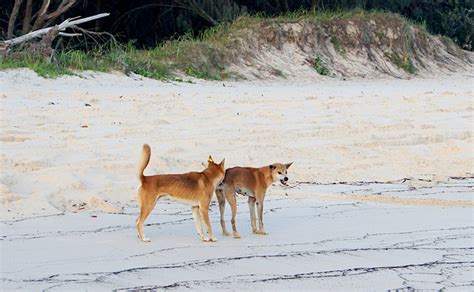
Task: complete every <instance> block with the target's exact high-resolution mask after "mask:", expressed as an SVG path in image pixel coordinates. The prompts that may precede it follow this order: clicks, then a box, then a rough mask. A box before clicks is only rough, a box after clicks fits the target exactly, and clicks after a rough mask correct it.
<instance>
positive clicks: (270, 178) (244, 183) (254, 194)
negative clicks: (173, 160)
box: [216, 162, 293, 238]
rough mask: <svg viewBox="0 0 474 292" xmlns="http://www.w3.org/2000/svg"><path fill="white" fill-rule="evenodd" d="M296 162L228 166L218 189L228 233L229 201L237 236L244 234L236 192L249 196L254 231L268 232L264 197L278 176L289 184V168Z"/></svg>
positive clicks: (217, 194)
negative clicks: (239, 227) (237, 221)
mask: <svg viewBox="0 0 474 292" xmlns="http://www.w3.org/2000/svg"><path fill="white" fill-rule="evenodd" d="M291 164H293V162H292V163H288V164H281V163H275V164H272V165H270V166H264V167H260V168H253V167H233V168H229V169H227V170H226V173H225V178H224V180H223V181H222V183H221V184H220V185H219V186H218V187H217V189H216V196H217V200H218V201H219V210H220V213H221V226H222V232H223V234H224V235H229V234H228V233H227V230H226V228H225V222H224V210H225V201H226V200H227V202H229V204H230V208H231V210H232V220H231V222H232V231H233V234H234V237H235V238H240V235H239V233H238V232H237V229H236V227H235V215H236V213H237V201H236V198H235V195H236V193H237V194H241V195H244V196H248V197H249V199H248V204H249V209H250V222H251V224H252V231H253V233H255V234H267V233H266V232H265V228H264V226H263V200H264V199H265V193H266V192H267V189H268V187H269V186H270V185H271V184H272V183H273V182H275V181H277V180H278V179H280V182H281V183H282V184H283V185H287V181H288V176H287V175H286V174H287V169H288V168H289V167H290V166H291ZM255 203H257V209H258V226H259V228H258V229H257V224H256V219H255Z"/></svg>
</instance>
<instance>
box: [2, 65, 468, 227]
mask: <svg viewBox="0 0 474 292" xmlns="http://www.w3.org/2000/svg"><path fill="white" fill-rule="evenodd" d="M471 75H472V74H471V73H463V74H456V75H451V76H443V77H439V78H437V79H413V80H397V79H389V80H354V81H340V80H337V79H332V78H326V79H322V80H321V81H319V82H314V83H308V82H306V83H299V84H298V83H283V82H280V83H274V82H273V83H261V82H259V83H251V82H203V81H198V82H197V84H188V83H163V82H158V81H154V80H150V79H141V78H135V79H140V80H135V79H134V78H129V77H126V76H123V75H120V74H99V73H94V74H90V73H85V74H83V77H82V78H80V77H76V76H69V77H62V78H58V79H43V78H40V77H37V76H36V74H34V73H32V72H31V71H28V70H14V71H7V72H0V82H1V83H0V87H1V113H0V114H1V130H0V141H1V145H2V146H1V165H2V176H1V181H0V182H1V185H0V191H1V195H0V198H1V202H2V204H1V214H2V217H3V218H5V219H7V218H19V217H22V216H31V215H35V214H51V213H57V211H58V209H59V210H60V211H67V210H70V211H75V210H78V209H81V210H87V209H88V208H90V207H93V208H98V209H100V210H104V211H114V210H115V211H117V210H119V209H120V207H121V206H122V204H126V203H128V202H130V201H131V200H134V199H135V189H136V186H137V180H136V178H135V169H136V164H137V161H138V157H139V153H140V150H141V145H142V144H143V143H149V144H150V145H151V147H152V159H151V163H150V165H149V167H148V168H147V170H146V172H147V173H148V174H152V173H169V172H174V173H179V172H187V171H194V170H200V169H202V166H201V164H202V163H203V162H205V161H206V158H207V156H208V155H209V154H212V155H214V157H215V158H216V159H218V160H219V159H221V158H223V157H225V158H226V162H227V166H229V167H230V166H235V165H255V166H261V165H267V164H270V163H273V162H290V161H294V162H295V163H294V165H293V166H292V168H291V169H290V173H289V174H290V180H291V181H292V182H293V183H294V182H295V181H310V182H318V183H324V182H337V181H349V182H350V181H390V180H397V179H401V178H405V177H408V178H422V179H428V180H433V181H446V179H447V178H448V177H449V176H466V175H470V174H472V173H474V171H473V158H474V150H473V144H474V143H473V141H474V140H473V125H474V119H473V108H474V107H473V97H474V90H473V89H474V88H473V82H472V81H473V77H472V76H471ZM86 103H87V104H90V105H91V106H86V105H85V104H86ZM82 126H87V128H83V127H82ZM414 181H416V180H414ZM105 201H107V202H105ZM84 203H86V204H84ZM109 203H111V204H109Z"/></svg>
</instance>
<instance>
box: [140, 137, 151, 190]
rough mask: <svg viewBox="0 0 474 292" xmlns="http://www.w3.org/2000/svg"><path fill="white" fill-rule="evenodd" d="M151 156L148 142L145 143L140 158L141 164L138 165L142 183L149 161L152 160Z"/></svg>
mask: <svg viewBox="0 0 474 292" xmlns="http://www.w3.org/2000/svg"><path fill="white" fill-rule="evenodd" d="M150 156H151V149H150V146H149V145H148V144H143V150H142V158H141V160H140V164H139V165H138V179H139V180H140V182H141V183H142V184H143V181H144V180H145V176H144V175H143V171H144V170H145V168H146V167H147V165H148V162H150Z"/></svg>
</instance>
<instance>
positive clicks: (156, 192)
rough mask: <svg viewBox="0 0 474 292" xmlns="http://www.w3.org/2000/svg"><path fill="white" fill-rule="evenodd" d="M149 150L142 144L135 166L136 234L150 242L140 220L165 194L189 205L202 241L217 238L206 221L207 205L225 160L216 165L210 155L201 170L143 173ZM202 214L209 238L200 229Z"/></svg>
mask: <svg viewBox="0 0 474 292" xmlns="http://www.w3.org/2000/svg"><path fill="white" fill-rule="evenodd" d="M150 155H151V149H150V146H148V145H147V144H145V145H143V152H142V158H141V162H140V165H139V167H138V178H139V179H140V182H141V185H140V187H139V188H138V206H139V208H140V216H138V218H137V221H136V223H137V230H138V237H139V238H140V239H141V240H142V241H145V242H148V241H150V239H149V238H146V237H145V235H144V234H143V223H144V222H145V220H146V218H147V217H148V215H150V213H151V211H152V210H153V208H154V207H155V204H156V202H157V201H158V199H159V198H161V197H165V196H168V197H170V198H171V199H173V200H176V201H180V202H183V203H186V204H188V205H191V211H192V213H193V216H194V222H195V223H196V230H197V233H198V234H199V236H201V239H202V240H203V241H216V238H215V237H214V234H213V233H212V228H211V224H210V222H209V204H210V203H211V199H212V194H213V193H214V190H215V189H216V186H217V185H218V184H219V183H220V182H221V181H222V179H223V178H224V173H225V171H224V159H223V160H222V162H221V163H219V164H216V163H214V161H213V160H212V157H211V156H209V159H208V161H207V162H208V166H207V168H206V169H204V170H203V171H202V172H189V173H184V174H161V175H152V176H144V175H143V171H144V170H145V168H146V166H147V165H148V162H150ZM201 216H202V219H204V223H205V224H206V226H207V232H208V234H209V237H207V236H205V235H204V233H203V231H202V225H201Z"/></svg>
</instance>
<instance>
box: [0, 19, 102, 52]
mask: <svg viewBox="0 0 474 292" xmlns="http://www.w3.org/2000/svg"><path fill="white" fill-rule="evenodd" d="M109 15H110V13H100V14H97V15H93V16H89V17H86V18H81V19H77V18H68V19H66V20H65V21H63V22H61V23H60V24H58V25H55V26H50V27H47V28H43V29H40V30H36V31H32V32H30V33H27V34H25V35H22V36H19V37H17V38H13V39H10V40H6V41H3V42H2V43H3V44H6V45H16V44H20V43H23V42H25V41H28V40H31V39H34V38H37V37H40V36H42V35H44V34H47V33H48V32H49V31H50V30H52V29H55V30H57V31H59V32H62V31H64V30H65V29H66V28H70V27H75V26H76V25H78V24H81V23H84V22H88V21H92V20H95V19H99V18H102V17H106V16H109ZM74 19H75V20H74Z"/></svg>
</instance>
